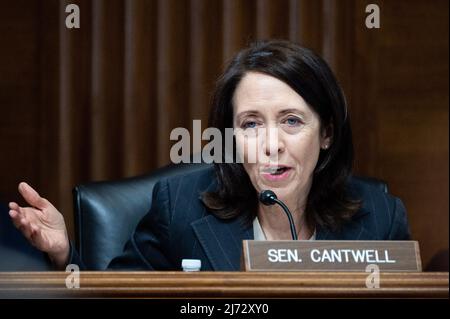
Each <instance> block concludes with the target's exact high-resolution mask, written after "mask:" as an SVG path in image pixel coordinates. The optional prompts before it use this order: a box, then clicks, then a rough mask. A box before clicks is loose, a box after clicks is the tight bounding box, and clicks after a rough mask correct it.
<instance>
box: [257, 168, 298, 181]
mask: <svg viewBox="0 0 450 319" xmlns="http://www.w3.org/2000/svg"><path fill="white" fill-rule="evenodd" d="M291 170H292V168H291V167H288V166H270V167H264V168H262V169H261V176H263V177H264V178H265V179H267V180H269V181H282V180H285V179H286V178H287V177H288V176H289V174H290V172H291Z"/></svg>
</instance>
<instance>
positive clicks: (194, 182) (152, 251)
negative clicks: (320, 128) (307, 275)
mask: <svg viewBox="0 0 450 319" xmlns="http://www.w3.org/2000/svg"><path fill="white" fill-rule="evenodd" d="M216 187H217V180H216V177H215V173H214V170H213V168H211V169H207V170H202V171H195V172H191V173H186V174H183V175H177V176H174V177H168V178H165V179H162V180H161V181H159V182H158V183H157V184H156V185H155V187H154V189H153V200H152V207H151V209H150V211H149V212H148V213H147V214H146V215H145V216H144V218H143V219H142V220H141V221H140V222H139V224H138V226H137V228H136V230H135V232H134V233H133V235H132V237H131V239H130V240H129V241H128V243H127V244H126V245H125V248H124V251H123V254H122V255H120V256H118V257H117V258H115V259H113V260H112V261H111V263H110V265H109V266H108V269H112V270H180V269H181V261H182V259H185V258H186V259H200V260H201V262H202V267H201V269H202V270H219V271H232V270H236V271H237V270H239V269H240V257H241V250H242V240H244V239H253V227H252V226H251V225H250V226H249V227H243V222H242V219H241V218H236V219H234V220H230V221H224V220H221V219H218V218H216V217H215V216H214V215H213V214H211V212H209V211H208V209H207V208H206V207H205V206H204V205H203V203H202V201H201V199H200V194H201V193H202V192H204V191H211V190H214V189H215V188H216ZM349 189H351V190H352V194H353V196H355V197H357V198H360V199H362V201H363V206H362V208H361V209H360V210H359V211H358V212H357V213H356V214H355V215H354V216H353V218H352V220H351V221H350V222H348V223H346V224H345V225H344V227H342V229H341V231H339V232H331V231H329V230H327V229H322V228H317V229H316V240H408V239H409V238H410V232H409V227H408V221H407V216H406V210H405V207H404V206H403V203H402V202H401V200H400V199H398V198H396V197H393V196H391V195H389V194H387V193H384V192H383V191H382V190H381V189H379V188H376V187H374V186H371V185H369V184H367V183H363V182H362V181H360V180H358V179H357V178H350V180H349ZM70 263H75V264H78V265H80V267H81V268H83V266H82V263H81V261H80V259H79V257H78V255H77V253H76V251H75V250H74V249H73V248H71V258H70Z"/></svg>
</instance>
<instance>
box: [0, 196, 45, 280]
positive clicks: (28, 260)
mask: <svg viewBox="0 0 450 319" xmlns="http://www.w3.org/2000/svg"><path fill="white" fill-rule="evenodd" d="M8 212H9V208H8V206H7V205H6V204H3V203H0V271H45V270H52V269H53V267H52V265H51V263H50V259H49V258H48V257H47V254H45V253H42V252H41V251H39V250H37V249H36V248H34V247H33V246H32V245H31V244H29V243H28V241H27V240H26V239H25V237H24V236H23V235H22V233H21V232H20V231H19V230H18V229H17V228H16V227H15V226H14V224H13V223H12V220H11V218H10V217H9V213H8Z"/></svg>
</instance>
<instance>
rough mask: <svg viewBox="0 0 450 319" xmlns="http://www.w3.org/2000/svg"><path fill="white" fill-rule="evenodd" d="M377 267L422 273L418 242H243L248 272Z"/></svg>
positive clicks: (349, 269)
mask: <svg viewBox="0 0 450 319" xmlns="http://www.w3.org/2000/svg"><path fill="white" fill-rule="evenodd" d="M373 264H375V265H377V266H378V267H379V270H380V271H386V272H420V271H422V262H421V259H420V251H419V244H418V242H417V241H375V240H372V241H352V240H350V241H327V240H317V241H310V240H296V241H293V240H279V241H257V240H244V241H243V255H242V261H241V268H242V270H245V271H358V272H364V271H365V270H366V267H367V266H368V265H373Z"/></svg>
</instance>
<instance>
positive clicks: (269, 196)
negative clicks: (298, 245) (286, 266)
mask: <svg viewBox="0 0 450 319" xmlns="http://www.w3.org/2000/svg"><path fill="white" fill-rule="evenodd" d="M259 201H260V202H261V203H263V204H264V205H266V206H271V205H273V204H278V205H280V206H281V208H283V211H284V212H285V213H286V215H287V217H288V219H289V227H290V228H291V236H292V240H297V239H298V238H297V231H296V230H295V224H294V219H293V218H292V214H291V212H290V211H289V208H288V207H287V206H286V205H285V204H284V203H283V202H282V201H281V200H279V199H278V198H277V195H275V193H274V192H273V191H271V190H265V191H262V192H261V193H260V194H259Z"/></svg>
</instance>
